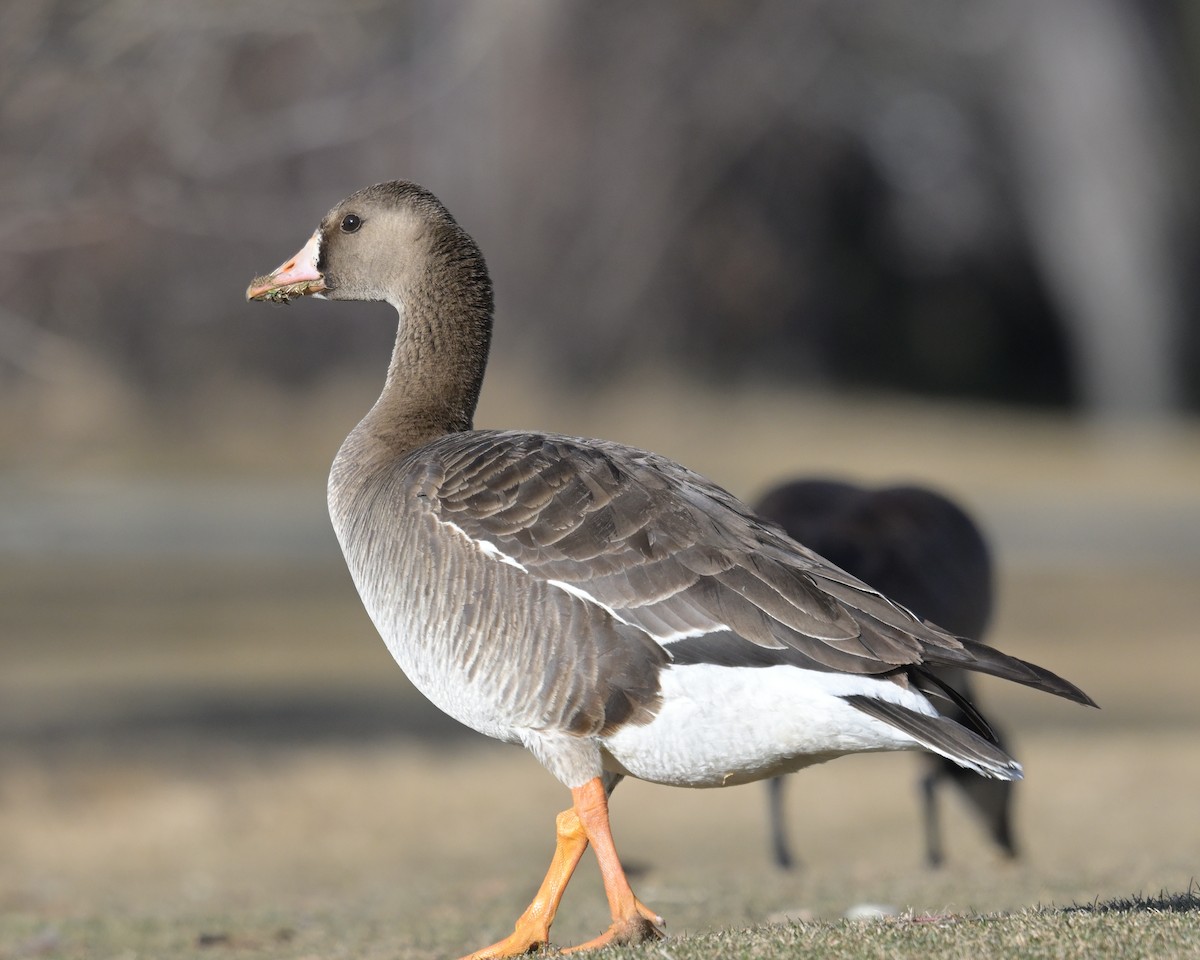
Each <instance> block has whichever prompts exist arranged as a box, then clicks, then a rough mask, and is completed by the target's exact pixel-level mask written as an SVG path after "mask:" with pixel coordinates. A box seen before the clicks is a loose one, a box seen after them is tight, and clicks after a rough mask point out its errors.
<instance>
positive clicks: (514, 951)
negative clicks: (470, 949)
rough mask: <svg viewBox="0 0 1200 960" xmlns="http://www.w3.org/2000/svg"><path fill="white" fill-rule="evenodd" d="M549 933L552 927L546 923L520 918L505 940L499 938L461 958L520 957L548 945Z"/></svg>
mask: <svg viewBox="0 0 1200 960" xmlns="http://www.w3.org/2000/svg"><path fill="white" fill-rule="evenodd" d="M523 919H524V918H523V917H522V920H523ZM549 934H550V929H549V927H547V926H545V925H539V924H522V923H521V921H520V920H518V921H517V928H516V929H515V930H514V931H513V932H512V933H510V934H509V935H508V936H507V937H505V938H504V939H503V940H497V941H496V942H495V943H493V944H492V945H491V946H490V947H484V948H483V949H482V950H476V951H475V952H474V953H471V954H468V955H467V956H465V957H463V958H461V960H500V958H502V957H519V956H522V955H524V954H526V953H533V952H534V951H535V950H541V949H543V948H544V947H546V946H547V944H548V943H549Z"/></svg>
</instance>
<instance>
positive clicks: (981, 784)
mask: <svg viewBox="0 0 1200 960" xmlns="http://www.w3.org/2000/svg"><path fill="white" fill-rule="evenodd" d="M754 509H755V511H756V512H757V513H758V514H759V515H760V516H761V517H763V518H764V519H766V520H770V521H772V522H774V523H777V524H779V525H780V526H781V527H782V528H783V529H784V532H786V533H787V535H788V536H789V537H791V538H792V539H794V540H798V541H800V542H801V543H803V544H805V545H806V546H808V547H810V548H811V549H813V550H815V551H816V552H817V553H819V554H821V556H823V557H825V559H826V560H830V561H832V562H833V563H836V564H837V565H838V566H839V567H841V568H842V569H843V570H845V571H847V572H848V573H852V574H854V576H856V577H858V578H859V579H860V580H862V581H864V582H865V583H869V584H870V585H871V586H873V587H875V588H876V589H877V590H879V591H880V592H881V593H883V594H885V595H886V596H887V597H889V598H890V599H892V600H893V601H895V602H897V603H901V604H903V605H904V606H905V607H907V608H908V609H909V610H912V611H913V612H914V613H916V614H918V615H919V616H921V617H924V618H925V619H928V620H932V621H933V622H934V623H937V624H938V625H939V626H941V627H943V628H945V629H946V630H949V631H950V632H951V633H954V634H955V635H957V636H961V637H971V638H972V639H975V640H979V639H982V637H983V634H984V631H985V630H986V629H987V625H988V621H989V620H990V619H991V614H992V594H993V587H992V584H993V577H992V557H991V551H990V550H989V549H988V545H987V541H986V540H985V538H984V535H983V532H982V531H981V530H980V529H979V526H978V525H977V524H976V523H975V521H974V520H972V519H971V516H970V514H968V513H967V512H966V510H964V509H963V508H962V507H961V506H959V505H958V504H957V503H955V502H954V501H953V500H951V499H950V498H948V497H947V496H945V495H944V494H941V493H939V492H937V491H936V490H931V489H928V488H926V487H918V486H892V487H882V488H879V489H869V488H866V487H861V486H856V485H855V484H852V483H847V482H845V481H841V480H832V479H824V478H805V479H800V480H791V481H788V482H786V483H781V484H779V485H777V486H775V487H772V488H771V489H770V490H768V491H767V492H766V493H765V494H763V495H762V497H760V498H759V499H758V500H757V501H756V502H755V505H754ZM930 672H931V673H932V674H934V675H935V676H936V677H937V678H938V679H939V680H941V681H943V682H944V683H946V684H947V685H948V686H949V687H951V688H953V690H955V691H956V692H957V693H958V694H960V695H961V696H962V698H963V699H964V700H965V701H966V702H967V703H974V702H975V698H974V695H973V690H972V684H971V682H970V680H969V674H967V673H966V672H965V671H963V670H958V669H941V668H930ZM942 713H943V714H944V715H945V716H948V717H952V718H953V719H955V720H957V721H958V722H959V723H964V724H967V725H969V724H970V718H969V717H968V716H967V714H966V711H965V710H964V709H963V708H960V707H958V706H956V705H954V704H950V705H949V706H948V707H945V708H943V709H942ZM992 732H993V733H994V734H996V735H997V736H996V742H997V743H1000V744H1001V745H1004V744H1003V740H1002V739H1001V738H1000V736H999V731H998V730H997V728H996V726H995V725H993V726H992ZM924 759H925V761H926V764H925V765H926V773H925V775H924V776H923V777H922V778H921V782H920V787H921V801H922V805H923V808H924V817H923V822H924V827H925V857H926V860H927V861H928V862H929V863H930V864H931V865H933V866H937V865H938V864H940V863H941V862H942V861H943V859H944V853H943V845H942V835H941V834H942V832H941V823H940V816H939V812H938V810H939V808H938V804H937V796H938V795H937V791H938V788H939V786H940V785H941V784H943V783H952V784H954V785H955V786H956V787H957V788H958V789H959V790H960V791H961V792H962V794H963V796H964V797H965V798H966V800H967V803H968V806H969V807H970V809H972V810H973V811H974V812H975V813H976V814H977V815H978V816H979V818H980V820H981V821H982V822H983V824H984V826H985V828H986V829H987V831H988V835H989V836H990V837H991V838H992V840H993V841H994V842H995V843H996V844H997V846H999V847H1000V849H1001V850H1002V851H1003V852H1004V853H1005V854H1006V855H1007V856H1009V857H1013V856H1016V853H1017V847H1016V840H1015V837H1014V834H1013V828H1012V788H1013V784H1012V782H1011V781H1007V780H994V779H990V778H985V777H982V776H980V775H979V774H977V773H975V772H973V771H971V770H969V769H967V768H964V767H960V766H959V765H958V764H957V763H955V762H953V761H951V760H949V759H947V758H946V757H944V756H938V755H936V754H930V753H926V754H924ZM767 783H768V787H769V798H770V805H769V811H770V823H771V849H772V852H773V855H774V858H775V862H776V863H777V864H779V865H780V866H781V867H790V866H791V865H792V864H793V862H794V857H793V855H792V852H791V847H790V845H789V843H788V840H787V831H786V828H785V822H784V813H783V783H784V781H783V779H782V778H779V777H776V778H774V779H772V780H769V781H768V782H767Z"/></svg>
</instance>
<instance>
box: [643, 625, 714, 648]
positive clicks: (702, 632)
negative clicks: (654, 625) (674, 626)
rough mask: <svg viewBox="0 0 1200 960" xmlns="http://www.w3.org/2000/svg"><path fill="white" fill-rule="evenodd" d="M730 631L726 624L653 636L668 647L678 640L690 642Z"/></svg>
mask: <svg viewBox="0 0 1200 960" xmlns="http://www.w3.org/2000/svg"><path fill="white" fill-rule="evenodd" d="M728 629H729V625H728V624H726V623H714V624H713V625H712V626H710V627H693V628H692V629H691V630H677V631H676V632H675V633H668V634H663V635H658V634H651V636H653V637H654V639H655V640H657V641H658V642H659V643H661V644H664V645H668V644H672V643H674V642H675V641H676V640H690V639H691V638H692V637H707V636H708V635H709V634H710V633H721V632H723V631H726V630H728Z"/></svg>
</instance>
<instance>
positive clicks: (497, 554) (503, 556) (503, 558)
mask: <svg viewBox="0 0 1200 960" xmlns="http://www.w3.org/2000/svg"><path fill="white" fill-rule="evenodd" d="M442 522H443V523H444V524H445V525H446V526H448V527H449V528H450V529H451V530H453V531H455V532H456V533H458V534H459V535H461V536H462V537H465V538H466V539H467V540H468V541H469V542H471V543H473V544H474V545H475V546H477V547H478V548H479V550H480V552H481V553H482V554H483V555H484V556H485V557H491V558H492V559H493V560H499V561H500V562H501V563H507V564H508V565H509V566H510V567H516V568H517V569H518V570H520V571H521V572H522V573H528V572H529V570H528V569H526V567H525V564H523V563H521V562H520V561H519V560H514V559H513V558H512V557H510V556H509V555H508V554H507V553H505V552H504V551H503V550H501V549H500V548H499V547H498V546H496V545H495V544H494V543H492V542H491V541H490V540H476V539H475V538H474V537H472V536H471V535H470V534H469V533H467V531H466V530H464V529H463V528H462V527H460V526H459V525H458V524H457V523H453V522H452V521H450V520H443V521H442Z"/></svg>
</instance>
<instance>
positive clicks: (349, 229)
mask: <svg viewBox="0 0 1200 960" xmlns="http://www.w3.org/2000/svg"><path fill="white" fill-rule="evenodd" d="M361 226H362V220H361V219H360V218H359V216H358V215H357V214H354V213H348V214H346V216H344V217H343V218H342V233H354V232H355V231H356V230H358V228H359V227H361Z"/></svg>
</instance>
